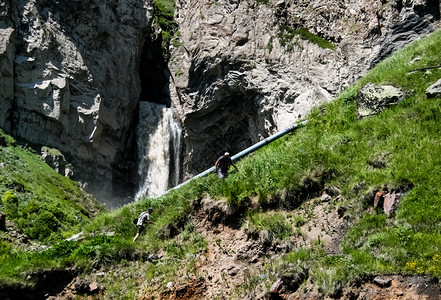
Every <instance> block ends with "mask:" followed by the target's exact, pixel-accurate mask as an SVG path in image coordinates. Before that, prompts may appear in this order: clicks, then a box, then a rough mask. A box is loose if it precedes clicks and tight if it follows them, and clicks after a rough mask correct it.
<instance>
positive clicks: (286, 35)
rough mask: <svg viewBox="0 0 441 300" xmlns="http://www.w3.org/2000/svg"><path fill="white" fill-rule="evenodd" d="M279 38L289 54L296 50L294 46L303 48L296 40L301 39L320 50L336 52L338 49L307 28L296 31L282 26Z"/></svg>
mask: <svg viewBox="0 0 441 300" xmlns="http://www.w3.org/2000/svg"><path fill="white" fill-rule="evenodd" d="M277 37H278V38H279V41H280V44H281V45H282V46H283V47H285V49H286V51H287V52H291V51H293V49H294V46H299V47H301V46H300V45H299V44H298V43H297V41H296V38H300V39H302V40H305V41H308V42H310V43H312V44H316V45H317V46H319V47H320V48H323V49H331V50H333V51H335V49H336V47H335V45H334V44H332V43H331V42H329V41H327V40H325V39H324V38H321V37H319V36H317V35H315V34H313V33H311V32H309V31H308V29H306V28H298V29H294V28H292V27H290V26H285V25H280V28H279V33H278V34H277Z"/></svg>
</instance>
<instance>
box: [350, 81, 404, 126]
mask: <svg viewBox="0 0 441 300" xmlns="http://www.w3.org/2000/svg"><path fill="white" fill-rule="evenodd" d="M403 98H404V93H403V92H402V91H401V90H400V89H398V88H396V87H394V86H391V85H376V84H373V83H368V84H366V85H365V86H363V87H362V88H361V89H360V91H359V93H358V96H357V116H358V118H363V117H367V116H371V115H375V114H379V113H380V112H382V111H383V110H385V109H386V108H388V107H390V106H392V105H396V104H397V103H398V102H400V101H401V100H403Z"/></svg>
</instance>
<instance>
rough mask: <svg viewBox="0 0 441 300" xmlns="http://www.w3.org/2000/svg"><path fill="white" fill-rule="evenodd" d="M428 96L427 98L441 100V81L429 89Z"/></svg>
mask: <svg viewBox="0 0 441 300" xmlns="http://www.w3.org/2000/svg"><path fill="white" fill-rule="evenodd" d="M426 95H427V98H441V79H438V81H437V82H435V83H434V84H432V85H431V86H429V87H428V88H427V90H426Z"/></svg>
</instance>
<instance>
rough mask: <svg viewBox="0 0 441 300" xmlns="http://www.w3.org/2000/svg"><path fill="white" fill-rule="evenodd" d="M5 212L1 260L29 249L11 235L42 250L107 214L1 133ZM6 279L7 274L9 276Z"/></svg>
mask: <svg viewBox="0 0 441 300" xmlns="http://www.w3.org/2000/svg"><path fill="white" fill-rule="evenodd" d="M0 140H1V144H2V146H1V147H0V182H1V184H0V197H1V202H0V211H2V212H3V213H4V215H5V217H6V220H7V225H8V226H7V231H6V232H2V231H0V260H8V259H10V258H11V257H13V256H15V255H16V254H17V252H20V251H22V250H23V249H26V248H27V245H29V243H27V242H26V241H25V242H23V243H20V241H17V240H16V239H14V238H12V237H11V234H10V232H16V231H17V232H21V233H23V234H24V235H25V236H27V237H28V238H30V239H31V240H35V241H38V242H39V243H40V244H41V245H43V244H51V243H53V242H57V241H60V240H63V239H65V238H66V237H69V236H71V235H72V234H73V233H75V232H77V231H78V230H79V229H80V228H81V226H82V225H84V224H85V223H87V222H89V221H90V218H91V217H92V216H94V215H95V214H97V213H98V212H99V211H100V210H101V208H100V205H99V204H98V203H97V202H96V200H94V199H93V197H92V196H90V195H88V194H86V193H85V192H83V191H82V190H81V189H80V188H79V186H78V184H77V183H76V182H74V181H72V180H70V179H69V178H66V177H64V176H61V175H60V174H57V173H56V172H55V171H54V170H52V169H51V168H50V167H49V166H48V165H47V164H46V163H44V162H43V161H42V160H41V159H40V157H39V156H38V155H37V154H36V153H34V152H33V151H32V150H31V149H30V148H26V147H23V146H19V145H18V144H17V143H16V141H15V140H14V139H13V138H11V137H10V136H8V135H6V134H4V132H3V131H1V130H0ZM5 275H6V274H5Z"/></svg>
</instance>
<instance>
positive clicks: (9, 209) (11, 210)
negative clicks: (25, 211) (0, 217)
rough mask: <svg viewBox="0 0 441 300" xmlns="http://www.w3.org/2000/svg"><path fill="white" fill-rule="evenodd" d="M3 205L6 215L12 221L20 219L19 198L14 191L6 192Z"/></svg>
mask: <svg viewBox="0 0 441 300" xmlns="http://www.w3.org/2000/svg"><path fill="white" fill-rule="evenodd" d="M2 203H3V206H4V208H5V214H6V215H7V216H8V217H9V218H10V219H15V218H17V217H18V197H17V195H15V194H14V193H13V192H12V191H6V193H4V194H3V197H2Z"/></svg>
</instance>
